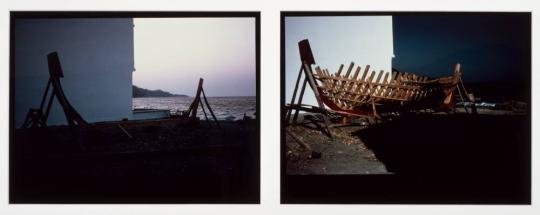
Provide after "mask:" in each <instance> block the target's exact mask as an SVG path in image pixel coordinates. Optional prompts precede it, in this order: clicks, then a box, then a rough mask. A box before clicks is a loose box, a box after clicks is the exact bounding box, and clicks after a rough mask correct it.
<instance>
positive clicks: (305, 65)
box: [285, 40, 332, 137]
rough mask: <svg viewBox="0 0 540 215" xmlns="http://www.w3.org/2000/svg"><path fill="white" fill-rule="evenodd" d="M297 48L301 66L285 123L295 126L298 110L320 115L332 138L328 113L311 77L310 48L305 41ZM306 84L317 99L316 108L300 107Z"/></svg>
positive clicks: (311, 60)
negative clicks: (297, 96)
mask: <svg viewBox="0 0 540 215" xmlns="http://www.w3.org/2000/svg"><path fill="white" fill-rule="evenodd" d="M298 46H299V48H300V59H301V60H302V65H301V66H300V71H299V72H298V78H297V79H296V84H295V86H294V91H293V97H292V99H291V103H290V105H288V106H287V112H286V116H285V119H286V122H287V123H292V124H296V121H297V119H298V112H299V111H300V110H302V111H306V112H316V113H321V114H322V116H323V120H324V124H325V126H326V131H327V132H328V135H329V136H330V137H332V133H331V131H330V126H329V124H330V121H329V120H328V112H327V111H326V108H325V107H324V104H323V102H322V101H321V98H320V95H319V91H318V90H317V82H316V81H315V78H314V77H313V71H312V70H311V65H313V64H315V59H314V58H313V54H312V52H311V47H310V45H309V42H308V41H307V40H302V41H300V42H299V43H298ZM302 74H304V75H305V78H304V79H303V83H302V89H301V90H300V94H299V98H298V101H296V94H297V93H298V85H299V83H300V80H301V79H302ZM307 83H309V86H310V87H311V89H312V90H313V93H314V94H315V98H316V99H317V104H318V107H313V108H312V109H308V108H303V107H302V99H303V97H304V91H305V90H306V84H307ZM293 111H294V117H293V120H292V122H290V120H291V115H292V114H293V113H292V112H293Z"/></svg>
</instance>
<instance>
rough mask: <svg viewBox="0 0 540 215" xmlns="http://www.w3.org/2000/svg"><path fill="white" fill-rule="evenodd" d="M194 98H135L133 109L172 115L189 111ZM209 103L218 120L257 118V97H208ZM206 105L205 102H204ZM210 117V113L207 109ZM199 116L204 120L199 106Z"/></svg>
mask: <svg viewBox="0 0 540 215" xmlns="http://www.w3.org/2000/svg"><path fill="white" fill-rule="evenodd" d="M193 99H194V97H183V96H182V97H139V98H133V109H160V110H169V111H170V112H171V114H175V113H180V112H182V111H187V110H188V109H189V106H190V105H191V103H192V102H193ZM207 99H208V103H209V104H210V107H211V108H212V111H213V112H214V114H215V115H216V118H217V119H218V120H239V119H243V117H244V115H245V116H249V117H251V118H255V116H256V107H257V97H256V96H214V97H207ZM203 103H204V102H203ZM205 110H206V113H207V114H208V117H211V116H210V113H209V111H208V109H206V105H205ZM197 116H198V117H200V118H204V113H203V111H202V109H201V107H200V105H199V109H198V111H197Z"/></svg>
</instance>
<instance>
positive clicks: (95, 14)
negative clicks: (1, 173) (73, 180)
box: [8, 11, 261, 204]
mask: <svg viewBox="0 0 540 215" xmlns="http://www.w3.org/2000/svg"><path fill="white" fill-rule="evenodd" d="M20 18H255V55H256V56H255V61H256V66H255V73H256V78H255V79H256V87H255V88H256V97H257V98H256V102H257V104H256V114H257V116H256V126H257V129H256V134H255V135H256V139H257V143H256V149H257V152H258V155H257V159H255V160H254V162H255V163H254V164H253V165H254V166H255V168H256V170H255V171H256V172H258V173H259V174H258V175H257V177H256V180H257V181H256V183H257V184H259V189H258V190H257V198H256V199H253V201H252V202H249V204H260V181H261V180H260V177H261V170H260V169H261V168H260V163H261V150H260V145H261V133H260V132H261V86H260V77H261V76H260V71H261V64H260V62H261V18H260V11H227V12H224V11H168V12H161V11H10V28H9V38H10V39H9V146H8V147H9V150H8V151H9V154H10V156H9V159H8V161H9V166H8V168H9V170H8V171H9V178H8V184H9V185H8V193H9V197H8V199H9V203H10V204H13V203H15V202H13V197H12V196H13V193H12V192H13V189H12V186H11V183H9V181H11V180H12V176H13V169H14V166H13V163H14V162H13V158H12V156H11V155H12V153H13V147H12V146H13V145H12V144H13V137H14V132H15V129H14V128H15V100H14V98H15V87H14V85H15V57H14V55H15V39H16V38H15V32H14V30H15V29H14V27H15V19H20ZM91 203H93V202H91ZM97 203H98V204H103V203H101V202H97ZM105 203H106V202H105ZM123 203H124V202H123ZM128 203H129V202H128ZM133 203H139V202H133ZM169 203H171V202H168V201H167V202H163V203H159V202H157V204H169ZM180 203H181V202H180ZM124 204H125V203H124ZM148 204H156V202H149V203H148ZM173 204H176V203H173ZM189 204H197V203H192V202H189ZM201 204H207V202H201ZM220 204H221V203H220ZM223 204H228V202H223Z"/></svg>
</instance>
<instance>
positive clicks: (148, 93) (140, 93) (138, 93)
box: [133, 85, 188, 98]
mask: <svg viewBox="0 0 540 215" xmlns="http://www.w3.org/2000/svg"><path fill="white" fill-rule="evenodd" d="M139 97H188V96H186V95H178V94H172V93H169V92H165V91H163V90H148V89H144V88H140V87H137V86H135V85H133V98H139Z"/></svg>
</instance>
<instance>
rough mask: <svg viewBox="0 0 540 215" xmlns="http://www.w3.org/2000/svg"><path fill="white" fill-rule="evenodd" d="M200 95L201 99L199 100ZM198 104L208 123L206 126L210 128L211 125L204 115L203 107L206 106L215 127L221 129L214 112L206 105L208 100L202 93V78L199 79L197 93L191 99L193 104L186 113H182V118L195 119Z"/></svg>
mask: <svg viewBox="0 0 540 215" xmlns="http://www.w3.org/2000/svg"><path fill="white" fill-rule="evenodd" d="M201 94H202V99H201ZM203 100H204V103H203ZM199 104H200V105H201V109H202V111H203V114H204V118H205V120H206V122H207V123H208V125H209V126H210V127H211V126H212V124H211V123H210V120H209V119H208V115H207V114H206V110H205V105H206V108H207V109H208V111H209V112H210V114H211V115H212V118H213V119H214V122H215V124H216V125H217V127H221V126H220V125H219V122H218V120H217V118H216V115H214V111H212V108H211V107H210V104H209V103H208V99H206V94H205V93H204V89H203V79H202V78H201V79H199V86H198V87H197V93H196V94H195V99H193V102H192V103H191V105H190V106H189V109H188V110H187V111H186V112H184V114H183V115H182V116H183V117H189V118H196V117H197V109H198V108H199Z"/></svg>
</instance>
